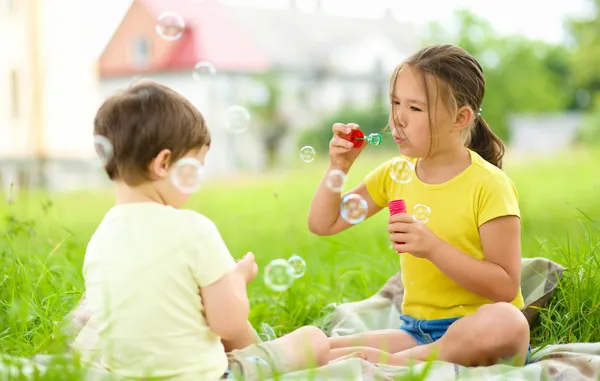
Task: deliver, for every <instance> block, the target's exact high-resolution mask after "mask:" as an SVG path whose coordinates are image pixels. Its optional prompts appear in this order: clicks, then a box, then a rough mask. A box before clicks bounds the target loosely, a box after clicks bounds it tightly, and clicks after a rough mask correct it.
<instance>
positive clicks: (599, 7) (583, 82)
mask: <svg viewBox="0 0 600 381" xmlns="http://www.w3.org/2000/svg"><path fill="white" fill-rule="evenodd" d="M590 4H591V5H592V6H593V7H594V9H595V12H594V13H593V15H594V16H593V17H590V18H589V19H585V20H569V22H568V24H567V25H568V29H569V32H570V35H571V37H572V38H573V42H574V45H575V49H574V53H573V56H572V60H571V65H572V68H573V73H574V79H575V84H576V85H577V86H578V87H579V88H580V89H581V90H583V91H586V92H588V94H589V95H588V96H589V97H590V98H591V100H594V99H596V101H595V102H593V101H592V102H589V105H590V106H591V107H596V108H600V0H590Z"/></svg>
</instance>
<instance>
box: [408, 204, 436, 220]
mask: <svg viewBox="0 0 600 381" xmlns="http://www.w3.org/2000/svg"><path fill="white" fill-rule="evenodd" d="M412 214H413V220H415V222H420V223H422V224H426V223H427V221H429V218H430V217H431V208H429V207H428V206H427V205H423V204H417V205H415V206H414V207H413V212H412Z"/></svg>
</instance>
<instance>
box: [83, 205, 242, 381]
mask: <svg viewBox="0 0 600 381" xmlns="http://www.w3.org/2000/svg"><path fill="white" fill-rule="evenodd" d="M233 268H235V261H234V259H233V258H232V256H231V254H230V252H229V250H228V249H227V247H226V245H225V243H224V242H223V239H222V238H221V235H220V234H219V231H218V230H217V227H216V226H215V224H214V223H213V222H212V221H211V220H209V219H208V218H207V217H205V216H203V215H201V214H198V213H196V212H193V211H190V210H178V209H175V208H172V207H169V206H164V205H160V204H157V203H136V204H124V205H117V206H115V207H113V208H112V209H110V210H109V211H108V213H107V214H106V216H105V217H104V219H103V221H102V222H101V224H100V226H99V227H98V229H97V230H96V232H95V233H94V235H93V236H92V238H91V240H90V242H89V244H88V246H87V250H86V253H85V260H84V265H83V276H84V278H85V287H86V297H87V300H88V304H89V308H90V310H91V313H92V316H93V318H94V320H95V324H96V325H97V326H98V334H99V338H100V339H99V346H100V350H101V354H102V362H103V364H104V366H105V367H106V368H107V369H108V370H110V371H112V372H115V373H117V374H119V375H122V376H125V377H149V376H152V377H173V376H175V378H177V379H196V380H198V379H203V380H213V379H214V380H217V379H219V378H220V377H221V376H222V375H223V373H224V372H225V371H226V369H227V356H226V354H225V349H224V347H223V345H222V344H221V340H220V338H219V337H218V336H217V335H216V334H215V333H213V332H212V331H211V330H210V328H209V327H208V324H207V322H206V319H205V315H204V307H203V305H202V300H201V298H200V296H199V287H205V286H208V285H210V284H211V283H213V282H215V281H217V280H219V279H220V278H221V277H222V276H223V275H225V274H226V273H227V272H229V271H231V270H232V269H233Z"/></svg>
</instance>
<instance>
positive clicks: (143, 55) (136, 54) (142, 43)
mask: <svg viewBox="0 0 600 381" xmlns="http://www.w3.org/2000/svg"><path fill="white" fill-rule="evenodd" d="M149 60H150V44H149V43H148V39H147V38H146V37H138V38H137V39H136V40H135V41H134V43H133V63H134V65H137V66H146V65H147V64H148V61H149Z"/></svg>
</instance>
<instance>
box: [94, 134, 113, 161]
mask: <svg viewBox="0 0 600 381" xmlns="http://www.w3.org/2000/svg"><path fill="white" fill-rule="evenodd" d="M94 150H95V151H96V154H97V155H98V158H99V159H100V161H101V162H102V165H106V164H108V162H109V161H110V160H111V159H112V157H113V153H114V152H113V145H112V143H111V142H110V140H108V139H107V138H105V137H104V136H102V135H94Z"/></svg>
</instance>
